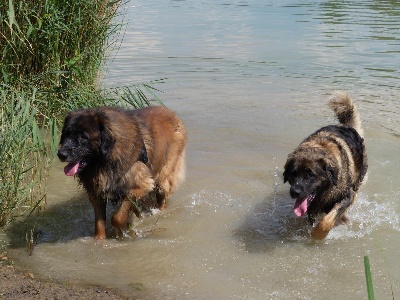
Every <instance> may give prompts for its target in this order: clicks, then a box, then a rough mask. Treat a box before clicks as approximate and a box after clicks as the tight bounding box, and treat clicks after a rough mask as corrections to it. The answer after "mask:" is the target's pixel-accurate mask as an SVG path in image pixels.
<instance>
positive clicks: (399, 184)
mask: <svg viewBox="0 0 400 300" xmlns="http://www.w3.org/2000/svg"><path fill="white" fill-rule="evenodd" d="M120 20H121V21H122V22H124V23H126V26H125V27H124V30H123V32H122V33H121V35H120V36H119V42H118V43H119V44H117V45H118V50H117V51H113V52H112V53H111V56H110V61H109V63H108V64H107V72H106V74H105V79H104V83H105V84H106V85H107V86H123V85H129V84H133V83H140V82H150V81H153V82H156V83H153V86H155V87H156V88H157V89H159V90H160V92H158V93H157V95H158V96H159V97H160V98H161V99H162V101H163V102H164V103H165V105H167V106H168V107H170V108H172V109H173V110H175V111H176V112H177V113H178V114H179V115H180V116H181V118H182V119H183V120H184V122H185V124H186V127H187V131H188V137H189V143H188V155H187V180H186V182H185V183H184V184H183V185H182V187H181V189H179V191H177V192H176V193H175V194H174V195H173V196H172V198H171V199H170V201H169V204H168V208H167V209H166V210H165V211H163V212H162V213H159V212H154V215H152V216H148V217H147V218H145V219H144V220H143V221H141V222H139V221H136V222H135V223H136V225H135V226H136V230H137V231H138V233H139V234H141V237H140V238H137V239H134V240H131V239H125V240H123V241H117V240H115V239H114V238H110V239H108V240H107V241H105V242H102V243H95V242H94V241H93V239H92V237H91V235H92V234H93V212H92V209H91V207H90V205H89V203H88V201H87V200H86V196H85V194H84V192H83V191H82V190H81V189H79V188H78V186H77V183H76V181H74V180H73V179H71V178H67V177H66V176H64V174H63V171H62V167H63V165H62V164H60V163H56V164H55V166H54V168H53V169H52V172H51V176H50V184H49V188H50V191H49V195H48V200H47V201H48V208H47V209H46V211H45V212H44V214H43V216H41V217H36V218H34V220H33V223H32V224H33V225H32V226H34V229H35V231H36V232H40V237H39V241H38V244H37V245H36V247H35V248H34V251H33V255H32V256H29V255H28V253H27V251H26V249H25V244H26V242H25V241H24V239H23V238H21V236H22V237H23V236H24V235H25V231H26V227H24V226H20V227H18V225H16V226H14V228H12V229H11V230H10V234H9V236H10V242H11V246H12V248H13V249H12V250H11V251H12V256H13V258H14V259H15V261H16V264H17V265H19V266H22V267H27V268H29V269H30V270H31V271H32V270H33V271H34V272H35V273H36V274H38V276H39V277H44V278H50V279H55V280H59V281H62V282H69V283H75V284H83V285H86V284H90V285H101V286H106V287H109V288H115V289H118V290H120V291H122V292H124V293H126V294H129V295H131V296H132V297H134V298H137V299H322V298H323V299H366V297H367V289H366V284H365V275H364V265H363V257H364V256H365V255H368V256H369V259H370V262H371V272H372V276H373V282H374V290H375V295H376V297H377V298H378V299H392V297H393V296H392V295H394V297H395V298H397V297H400V284H399V280H400V260H399V259H398V258H399V255H400V247H399V245H400V224H399V219H400V217H399V213H400V207H399V204H398V203H399V200H400V179H399V178H400V176H399V175H400V174H399V172H400V171H399V170H400V100H399V95H400V71H399V67H400V64H399V55H400V3H398V2H397V1H372V0H364V1H309V0H303V1H296V0H282V1H270V0H266V1H256V0H252V1H244V0H243V1H226V0H223V1H219V0H218V1H211V0H208V1H207V0H203V1H197V0H192V1H185V0H182V1H143V0H142V1H140V0H131V1H129V3H127V4H126V5H125V6H124V7H123V8H122V9H121V15H120ZM335 90H345V91H347V92H348V93H349V94H350V95H351V97H352V98H353V99H354V100H355V101H356V103H357V105H358V107H359V112H360V114H361V118H362V122H363V126H364V130H365V138H366V146H367V151H368V155H369V172H368V181H367V182H366V184H365V185H364V186H363V187H362V188H361V192H360V193H359V197H358V199H357V201H356V203H355V204H354V206H352V207H351V209H350V210H349V213H348V216H349V218H350V224H348V225H345V226H340V227H336V228H334V229H333V230H332V231H331V232H330V234H329V235H328V237H327V238H326V239H325V240H324V241H322V242H317V243H316V242H313V241H311V240H310V239H309V232H310V227H309V225H308V224H307V222H306V220H305V219H301V218H297V217H296V216H295V215H294V213H293V200H292V199H290V197H289V192H288V190H289V186H288V185H287V184H285V185H284V184H283V180H282V172H283V165H284V163H285V161H286V157H287V154H288V153H289V152H291V151H292V150H293V149H294V148H295V147H296V146H297V145H298V144H299V143H300V141H301V140H302V139H303V138H304V137H306V136H307V135H308V134H310V133H311V132H313V131H314V130H316V129H318V128H319V127H321V126H323V125H327V124H332V123H335V122H336V121H335V120H334V117H333V113H332V112H331V111H330V110H329V109H328V107H327V105H326V104H327V100H328V98H329V95H331V94H332V92H334V91H335Z"/></svg>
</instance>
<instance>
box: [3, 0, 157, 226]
mask: <svg viewBox="0 0 400 300" xmlns="http://www.w3.org/2000/svg"><path fill="white" fill-rule="evenodd" d="M124 1H125V0H75V1H65V0H44V1H38V0H31V1H27V0H19V1H18V0H3V1H0V118H1V119H0V163H1V167H0V226H4V225H7V224H9V223H10V222H12V221H13V220H14V219H15V218H16V217H17V216H19V215H21V214H24V213H26V212H32V211H38V210H40V209H41V208H43V207H45V203H46V201H45V200H46V189H45V182H46V179H47V176H48V170H49V167H50V165H51V161H52V159H53V158H54V154H55V153H56V151H57V148H58V144H57V143H58V128H59V127H60V126H61V125H62V120H63V117H64V116H65V115H66V114H67V113H68V112H69V111H71V110H75V109H77V108H87V107H93V106H100V105H113V106H130V107H135V108H136V107H143V106H148V105H151V104H152V101H150V100H149V99H148V98H149V97H151V98H153V99H155V101H157V102H158V103H159V104H160V103H161V101H159V99H158V98H157V97H156V95H155V94H156V93H157V92H158V90H156V89H155V88H154V87H152V85H150V84H146V83H143V84H140V85H133V86H127V87H119V88H115V89H104V88H103V87H102V85H101V81H100V78H101V77H102V74H101V72H102V68H103V66H104V62H105V60H106V58H107V56H108V55H109V53H110V52H111V50H112V49H113V48H114V47H116V46H117V44H116V38H115V37H116V36H117V34H118V32H119V30H120V29H121V27H122V26H123V24H121V23H118V22H116V21H115V20H116V19H117V18H116V17H117V16H118V9H119V7H120V6H121V5H122V4H123V3H124Z"/></svg>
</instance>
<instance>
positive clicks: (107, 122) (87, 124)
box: [58, 106, 186, 239]
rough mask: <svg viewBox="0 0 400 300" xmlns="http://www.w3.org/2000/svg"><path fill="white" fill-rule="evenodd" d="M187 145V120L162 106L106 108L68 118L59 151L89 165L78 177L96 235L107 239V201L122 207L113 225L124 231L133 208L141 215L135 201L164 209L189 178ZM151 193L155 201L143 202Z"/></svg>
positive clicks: (70, 160) (83, 112) (68, 159)
mask: <svg viewBox="0 0 400 300" xmlns="http://www.w3.org/2000/svg"><path fill="white" fill-rule="evenodd" d="M185 148H186V131H185V127H184V125H183V122H182V121H181V120H180V119H179V118H178V117H177V116H176V114H175V113H173V112H172V111H170V110H168V109H167V108H165V107H162V106H155V107H148V108H143V109H138V110H129V111H126V110H122V109H115V108H109V107H101V108H93V109H85V110H78V111H75V112H71V113H70V114H69V115H68V116H67V117H66V119H65V122H64V127H63V131H62V135H61V140H60V149H59V153H58V154H59V157H60V160H62V161H66V162H74V161H80V160H83V161H85V162H86V163H87V165H86V167H84V168H83V169H82V170H81V171H80V172H78V173H77V174H76V176H77V177H78V180H79V182H80V183H81V184H82V185H83V187H84V188H85V190H86V192H87V194H88V197H89V200H90V202H91V203H92V205H93V209H94V212H95V238H96V239H105V238H106V231H105V215H106V204H107V202H108V201H112V202H114V203H116V204H118V205H119V208H118V209H117V211H116V212H115V214H114V216H113V217H112V220H111V223H112V225H113V226H114V227H116V228H117V229H118V230H120V231H122V230H124V229H125V228H126V227H127V226H128V223H129V221H130V217H131V215H132V212H135V213H136V214H137V215H138V211H137V207H136V205H133V204H132V201H133V202H137V203H138V204H139V205H142V206H143V205H144V206H146V205H154V206H156V207H158V208H159V209H161V210H162V209H164V208H165V205H166V200H167V199H168V198H169V196H170V195H171V194H172V193H173V192H174V191H175V190H176V188H177V187H178V185H179V183H180V182H182V181H183V179H184V177H185ZM149 196H155V198H156V201H153V202H151V201H150V202H146V201H144V200H146V199H147V198H148V197H149ZM153 198H154V197H153ZM149 203H150V204H149Z"/></svg>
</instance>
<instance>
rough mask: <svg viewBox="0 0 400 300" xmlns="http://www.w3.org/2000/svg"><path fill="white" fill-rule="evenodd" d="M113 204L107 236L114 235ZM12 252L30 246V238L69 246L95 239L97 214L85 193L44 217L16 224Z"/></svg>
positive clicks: (49, 209)
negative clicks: (111, 220)
mask: <svg viewBox="0 0 400 300" xmlns="http://www.w3.org/2000/svg"><path fill="white" fill-rule="evenodd" d="M114 211H115V207H113V206H112V204H110V205H108V206H107V233H108V234H114V231H113V229H112V228H111V225H110V221H109V220H110V217H111V214H112V213H113V212H114ZM7 235H8V238H9V244H10V248H21V247H26V246H27V240H26V237H27V235H28V236H29V237H31V236H32V237H33V239H34V241H35V243H36V244H40V243H65V242H68V241H71V240H75V239H78V238H82V237H91V236H93V235H94V213H93V208H92V206H91V204H90V202H89V201H88V200H87V197H86V195H85V194H84V193H81V194H79V195H77V196H75V197H73V198H71V199H70V200H68V201H63V202H60V203H57V204H54V205H51V207H47V208H46V209H45V210H44V211H43V212H41V213H40V214H32V215H31V216H28V217H27V218H26V219H23V220H22V221H17V222H14V223H13V224H12V225H11V226H10V227H9V228H8V229H7Z"/></svg>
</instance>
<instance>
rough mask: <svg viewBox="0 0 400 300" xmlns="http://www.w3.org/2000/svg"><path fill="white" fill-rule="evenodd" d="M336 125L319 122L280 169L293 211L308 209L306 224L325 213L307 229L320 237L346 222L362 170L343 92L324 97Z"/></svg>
mask: <svg viewBox="0 0 400 300" xmlns="http://www.w3.org/2000/svg"><path fill="white" fill-rule="evenodd" d="M329 106H330V107H331V108H332V109H333V111H334V112H335V114H336V117H337V118H338V120H339V123H340V124H338V125H330V126H326V127H323V128H321V129H319V130H318V131H316V132H315V133H313V134H311V135H310V136H309V137H307V138H306V139H305V140H304V141H303V142H302V143H301V144H300V145H299V146H298V147H297V148H296V149H295V150H294V151H293V152H292V153H290V154H289V155H288V158H287V161H286V164H285V170H284V173H283V177H284V182H287V181H288V182H289V184H290V185H291V187H290V196H291V197H292V198H293V199H296V202H295V205H294V212H295V214H296V215H297V216H304V215H305V214H306V213H307V214H308V218H309V220H310V223H311V224H313V223H314V222H315V219H316V217H317V216H318V215H319V214H325V215H324V216H323V217H322V219H321V220H320V221H319V223H318V224H317V225H316V226H315V227H314V228H313V230H312V231H311V235H312V237H313V238H314V239H324V238H325V237H326V236H327V235H328V233H329V231H330V230H331V229H332V227H333V226H335V225H338V224H341V223H347V221H348V219H347V217H346V216H345V211H346V209H347V208H348V207H349V206H350V205H351V204H352V203H353V202H354V200H355V198H356V195H357V192H358V190H359V187H360V185H361V183H362V181H363V179H364V176H365V174H366V172H367V168H368V165H367V154H366V151H365V146H364V134H363V130H362V127H361V122H360V118H359V115H358V113H357V109H356V107H355V105H354V104H353V101H352V100H351V99H350V98H349V96H348V95H347V94H346V93H344V92H337V93H336V94H334V95H333V96H332V97H331V99H330V101H329Z"/></svg>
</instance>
